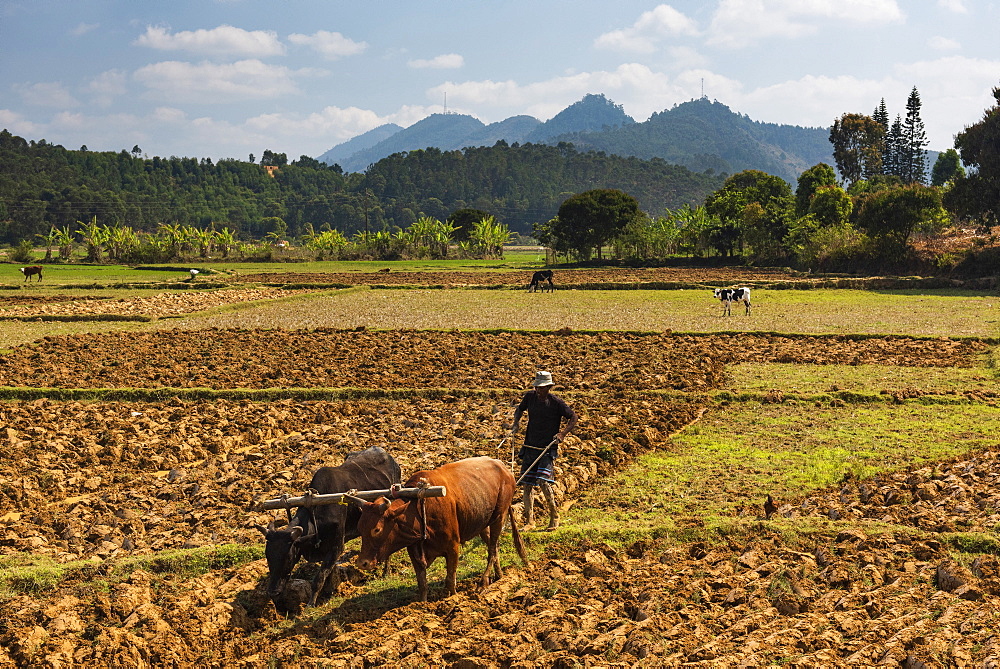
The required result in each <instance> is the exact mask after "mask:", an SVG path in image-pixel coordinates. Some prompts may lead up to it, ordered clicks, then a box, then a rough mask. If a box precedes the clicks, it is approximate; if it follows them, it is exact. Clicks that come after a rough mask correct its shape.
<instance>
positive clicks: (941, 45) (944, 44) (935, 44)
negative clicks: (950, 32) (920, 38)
mask: <svg viewBox="0 0 1000 669" xmlns="http://www.w3.org/2000/svg"><path fill="white" fill-rule="evenodd" d="M927 46H929V47H930V48H932V49H934V50H935V51H955V50H956V49H961V48H962V45H961V44H959V43H958V42H956V41H955V40H953V39H948V38H947V37H941V36H940V35H935V36H934V37H931V38H930V39H929V40H927Z"/></svg>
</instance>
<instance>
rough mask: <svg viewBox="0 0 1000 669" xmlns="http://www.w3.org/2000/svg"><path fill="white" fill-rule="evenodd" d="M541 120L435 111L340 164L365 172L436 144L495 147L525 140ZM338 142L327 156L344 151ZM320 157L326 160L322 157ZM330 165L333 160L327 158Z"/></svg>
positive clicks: (448, 148)
mask: <svg viewBox="0 0 1000 669" xmlns="http://www.w3.org/2000/svg"><path fill="white" fill-rule="evenodd" d="M540 123H541V121H539V120H538V119H536V118H534V117H532V116H512V117H510V118H508V119H506V120H504V121H499V122H498V123H491V124H490V125H486V124H484V123H483V122H482V121H480V120H479V119H477V118H475V117H473V116H468V115H466V114H431V115H430V116H428V117H427V118H425V119H423V120H422V121H417V122H416V123H414V124H413V125H411V126H410V127H409V128H406V129H405V130H400V131H398V132H396V133H394V134H392V135H390V136H388V137H386V138H385V139H383V140H382V141H380V142H378V143H375V144H373V145H371V146H369V147H366V148H363V149H361V150H358V151H354V152H352V153H350V154H349V155H347V156H346V157H343V158H341V159H340V160H338V161H337V163H338V164H339V165H340V166H341V167H342V168H344V170H345V171H347V172H363V171H364V170H366V169H368V166H369V165H372V164H373V163H376V162H378V161H379V160H381V159H382V158H385V157H386V156H391V155H392V154H394V153H399V152H401V151H416V150H418V149H426V148H429V147H434V148H438V149H441V150H442V151H453V150H456V149H462V148H465V147H472V146H493V145H494V144H496V143H497V142H498V141H500V140H503V141H505V142H507V143H508V144H513V143H515V142H522V141H524V138H525V137H526V136H527V135H528V134H529V133H530V132H531V131H532V130H534V129H535V128H536V127H537V126H538V125H539V124H540ZM343 146H344V144H338V145H337V146H335V147H333V148H332V149H330V150H329V151H327V152H326V153H325V154H323V155H328V154H330V153H333V152H336V153H337V154H342V153H344V152H343V151H342V150H341V147H343ZM320 160H323V158H322V157H320ZM323 162H326V163H327V164H330V161H329V160H325V161H323Z"/></svg>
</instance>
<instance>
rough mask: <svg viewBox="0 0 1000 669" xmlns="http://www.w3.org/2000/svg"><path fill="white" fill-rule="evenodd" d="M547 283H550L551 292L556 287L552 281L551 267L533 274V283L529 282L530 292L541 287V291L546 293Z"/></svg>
mask: <svg viewBox="0 0 1000 669" xmlns="http://www.w3.org/2000/svg"><path fill="white" fill-rule="evenodd" d="M546 284H547V285H548V288H549V292H550V293H551V292H553V291H554V290H555V289H556V286H555V284H554V283H552V270H550V269H542V270H538V271H537V272H535V273H534V274H532V275H531V283H529V284H528V292H529V293H534V292H535V291H537V290H538V289H541V291H542V292H543V293H544V292H545V286H546Z"/></svg>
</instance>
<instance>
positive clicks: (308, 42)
mask: <svg viewBox="0 0 1000 669" xmlns="http://www.w3.org/2000/svg"><path fill="white" fill-rule="evenodd" d="M288 41H289V42H291V43H292V44H298V45H300V46H308V47H312V48H313V49H314V50H315V51H318V52H319V53H321V54H323V56H324V57H325V58H327V59H329V60H335V59H337V58H342V57H343V56H356V55H357V54H359V53H362V52H364V50H365V49H367V48H368V43H367V42H355V41H354V40H352V39H350V38H347V37H344V36H343V35H341V34H340V33H335V32H328V31H326V30H318V31H316V32H315V33H313V34H312V35H303V34H301V33H293V34H291V35H289V36H288Z"/></svg>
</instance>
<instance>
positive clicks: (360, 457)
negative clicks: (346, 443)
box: [257, 446, 400, 606]
mask: <svg viewBox="0 0 1000 669" xmlns="http://www.w3.org/2000/svg"><path fill="white" fill-rule="evenodd" d="M399 477H400V470H399V465H398V464H396V461H395V460H393V458H392V456H391V455H389V454H388V453H387V452H385V451H384V450H383V449H381V448H379V447H377V446H372V447H371V448H369V449H366V450H364V451H359V452H357V453H351V454H350V455H348V456H347V458H345V460H344V464H342V465H340V466H338V467H320V468H319V469H318V470H317V471H316V474H315V475H314V476H313V478H312V482H310V483H309V488H310V489H311V490H315V491H316V492H317V493H319V494H324V495H325V494H330V493H336V492H349V491H351V490H385V489H388V488H389V487H390V486H391V485H392V484H394V483H399ZM360 517H361V511H360V510H359V509H358V508H357V507H356V506H354V505H351V504H329V505H326V506H316V507H313V508H311V509H310V508H307V507H304V506H301V507H299V509H298V511H297V512H296V514H295V516H293V517H292V519H291V521H290V522H289V523H288V526H287V527H285V528H282V529H280V530H276V529H275V528H274V522H273V521H272V522H271V524H270V525H268V526H267V527H266V528H264V527H262V526H258V527H257V529H258V530H260V531H261V533H263V535H264V538H265V540H266V546H265V548H264V555H265V557H266V558H267V568H268V570H269V572H270V573H269V575H268V580H267V594H268V595H270V596H271V597H272V598H276V597H278V596H279V595H281V593H282V591H283V590H284V589H285V585H286V584H287V583H288V577H289V576H290V575H291V573H292V569H293V568H294V567H295V565H296V563H298V561H299V559H300V558H305V559H306V560H308V561H310V562H320V563H321V565H320V570H319V573H318V574H316V577H315V579H313V586H312V599H311V600H310V601H309V604H310V606H312V605H314V604H315V603H316V598H317V597H318V596H319V594H320V592H321V591H322V590H323V587H324V585H325V584H326V581H327V578H329V576H330V573H331V572H333V589H334V590H335V589H336V588H337V587H338V586H339V585H340V572H339V571H337V570H336V569H335V567H334V565H335V562H336V560H337V558H339V557H340V556H341V554H342V553H343V552H344V543H345V542H346V541H348V540H350V539H354V538H355V537H357V536H359V535H358V518H360Z"/></svg>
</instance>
